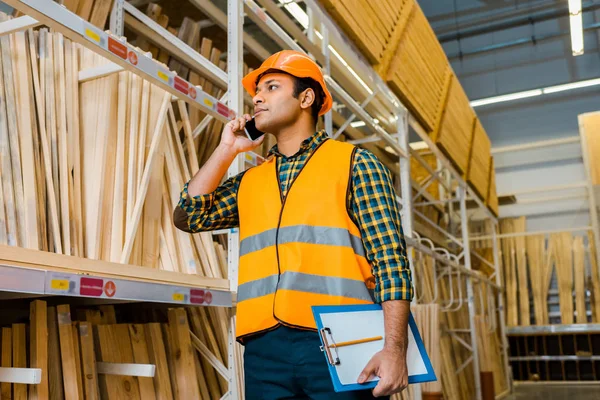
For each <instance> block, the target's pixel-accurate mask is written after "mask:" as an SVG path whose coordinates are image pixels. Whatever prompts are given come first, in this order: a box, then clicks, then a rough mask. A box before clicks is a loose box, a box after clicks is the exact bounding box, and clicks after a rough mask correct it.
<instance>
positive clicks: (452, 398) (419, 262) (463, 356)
mask: <svg viewBox="0 0 600 400" xmlns="http://www.w3.org/2000/svg"><path fill="white" fill-rule="evenodd" d="M413 262H414V264H415V268H417V269H418V270H419V271H421V272H420V275H419V279H418V280H417V281H416V284H417V287H416V290H417V293H418V302H419V306H417V307H421V305H423V307H436V308H437V307H439V310H440V312H439V314H438V317H437V318H438V321H439V330H440V332H439V339H435V338H433V342H437V340H439V347H438V350H437V351H435V348H434V347H427V346H428V345H427V343H426V344H425V347H426V349H427V351H428V353H429V354H431V353H434V354H439V356H440V361H439V362H440V365H439V367H434V370H435V372H436V375H437V377H438V379H441V384H442V386H441V392H442V393H443V396H444V399H449V400H462V399H471V398H473V393H474V385H473V382H474V380H473V369H472V368H470V367H467V368H465V369H463V370H462V371H460V372H459V373H458V374H457V370H458V368H459V367H460V366H461V365H462V364H463V363H464V362H465V361H466V360H467V359H468V358H469V357H470V356H471V353H470V352H469V351H468V350H467V349H465V348H464V346H463V345H462V344H461V343H460V342H459V341H458V340H457V339H456V336H452V335H451V334H450V333H449V330H452V329H468V328H469V314H468V306H467V303H466V302H463V305H462V307H460V309H458V310H457V311H453V312H451V311H447V310H446V311H444V310H443V308H444V307H448V306H451V307H454V308H456V306H457V304H458V301H457V297H458V285H459V284H460V285H462V293H463V296H464V295H465V293H466V284H465V279H464V276H463V277H462V278H461V279H460V282H459V280H458V279H457V278H456V276H454V277H453V278H452V288H451V286H450V280H449V277H448V276H447V275H446V276H444V277H443V278H439V280H438V282H437V283H435V282H434V275H433V271H434V268H436V269H437V273H438V277H439V276H440V274H441V273H442V271H443V270H444V269H445V266H443V265H442V264H441V263H440V262H438V261H435V260H434V259H433V258H431V257H429V256H427V255H425V254H422V253H420V252H417V253H416V254H415V257H414V259H413ZM436 287H437V288H436ZM451 291H452V292H453V293H454V296H453V297H454V301H455V302H454V303H452V304H450V299H451ZM487 295H488V292H487V291H485V290H483V291H481V292H480V291H479V290H476V291H475V304H481V303H483V304H484V308H483V309H482V310H479V312H480V313H481V314H482V315H489V314H488V313H489V312H490V310H489V309H487V301H486V300H485V298H487V297H486V296H487ZM479 296H483V297H484V301H483V302H480V297H479ZM492 312H493V311H492ZM417 325H418V326H419V329H420V330H421V333H422V335H424V337H425V338H428V336H427V335H425V334H424V332H423V327H424V325H426V323H423V322H417ZM430 325H431V324H430ZM496 325H497V324H496ZM488 328H489V326H488V325H486V330H488ZM430 332H432V331H430ZM455 335H457V336H458V337H459V338H460V339H461V340H468V336H465V335H464V334H463V333H456V334H455ZM429 338H431V337H429ZM487 339H488V341H489V343H490V348H489V349H488V351H489V353H488V354H490V355H492V356H493V357H492V364H493V371H494V380H495V389H496V394H500V393H502V392H503V391H505V390H506V389H507V382H506V380H505V374H504V364H503V363H502V359H501V357H500V355H501V348H500V343H501V337H500V330H499V329H497V330H496V331H494V333H493V334H492V333H490V334H489V336H487ZM426 340H427V339H426ZM430 346H431V345H430ZM438 383H439V382H438ZM430 389H432V390H431V391H432V392H434V390H433V389H435V387H434V388H430ZM438 391H439V390H438Z"/></svg>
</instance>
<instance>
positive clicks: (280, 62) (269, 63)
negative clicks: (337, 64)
mask: <svg viewBox="0 0 600 400" xmlns="http://www.w3.org/2000/svg"><path fill="white" fill-rule="evenodd" d="M270 69H276V70H279V71H282V72H286V73H288V74H290V75H293V76H295V77H297V78H312V79H314V80H315V81H316V82H318V83H319V85H321V88H322V89H323V93H324V94H325V99H324V100H323V105H322V106H321V110H319V115H323V114H325V113H326V112H327V111H329V110H330V109H331V106H332V105H333V98H332V97H331V93H329V90H327V86H326V85H325V78H324V77H323V73H322V72H321V68H319V66H318V65H317V63H315V62H314V61H313V60H312V59H311V58H310V57H308V56H307V55H306V54H304V53H301V52H299V51H294V50H282V51H280V52H278V53H275V54H273V55H272V56H271V57H269V58H267V59H266V60H265V61H264V62H263V63H262V65H261V66H260V68H258V69H255V70H254V71H252V72H250V73H249V74H247V75H246V76H245V77H244V78H243V79H242V85H243V86H244V89H246V91H247V92H248V93H250V96H252V97H254V96H256V83H257V79H258V77H259V76H260V75H261V74H263V73H265V72H267V71H268V70H270Z"/></svg>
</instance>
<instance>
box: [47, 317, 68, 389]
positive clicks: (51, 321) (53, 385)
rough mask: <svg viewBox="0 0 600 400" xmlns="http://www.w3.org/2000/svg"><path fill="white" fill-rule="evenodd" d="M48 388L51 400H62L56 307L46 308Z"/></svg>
mask: <svg viewBox="0 0 600 400" xmlns="http://www.w3.org/2000/svg"><path fill="white" fill-rule="evenodd" d="M47 316H48V387H49V394H50V399H51V400H54V399H56V400H63V399H64V398H65V392H64V387H63V373H62V371H63V369H62V363H61V359H60V344H59V333H58V316H57V312H56V307H48V309H47Z"/></svg>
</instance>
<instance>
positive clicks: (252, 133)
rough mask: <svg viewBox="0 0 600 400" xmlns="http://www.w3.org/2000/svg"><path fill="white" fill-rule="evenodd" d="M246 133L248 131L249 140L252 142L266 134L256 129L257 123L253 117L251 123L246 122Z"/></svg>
mask: <svg viewBox="0 0 600 400" xmlns="http://www.w3.org/2000/svg"><path fill="white" fill-rule="evenodd" d="M244 131H246V136H248V139H250V140H252V141H254V140H256V139H258V138H260V137H261V136H262V135H264V134H265V133H264V132H261V131H259V130H258V129H256V123H255V121H254V117H252V119H251V120H250V121H247V122H246V126H245V128H244Z"/></svg>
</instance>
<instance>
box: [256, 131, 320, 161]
mask: <svg viewBox="0 0 600 400" xmlns="http://www.w3.org/2000/svg"><path fill="white" fill-rule="evenodd" d="M328 138H329V136H327V132H326V131H324V130H322V131H317V132H315V133H314V134H313V135H312V136H311V137H309V138H307V139H304V140H303V141H302V143H300V149H299V150H298V152H297V153H296V154H294V155H293V156H291V157H288V158H292V157H295V156H297V155H299V154H302V153H304V152H306V151H308V152H312V151H314V150H315V149H316V148H317V147H318V146H319V144H321V143H322V142H323V141H325V140H327V139H328ZM272 155H275V156H277V157H285V156H284V155H283V154H281V153H280V152H279V148H278V147H277V145H275V146H273V147H271V150H269V154H268V156H269V157H270V156H272Z"/></svg>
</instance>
